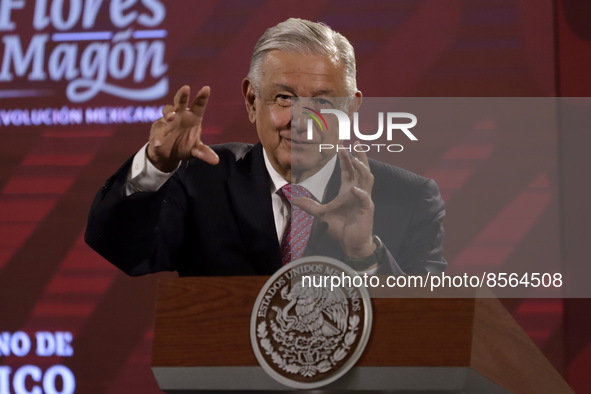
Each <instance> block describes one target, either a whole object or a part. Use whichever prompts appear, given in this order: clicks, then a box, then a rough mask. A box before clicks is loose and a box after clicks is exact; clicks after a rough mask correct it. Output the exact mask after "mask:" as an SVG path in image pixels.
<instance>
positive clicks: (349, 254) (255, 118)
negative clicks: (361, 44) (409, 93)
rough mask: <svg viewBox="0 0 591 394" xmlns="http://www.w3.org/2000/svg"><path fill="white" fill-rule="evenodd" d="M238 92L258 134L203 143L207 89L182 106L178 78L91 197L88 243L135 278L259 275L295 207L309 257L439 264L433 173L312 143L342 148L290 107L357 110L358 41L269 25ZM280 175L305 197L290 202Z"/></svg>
mask: <svg viewBox="0 0 591 394" xmlns="http://www.w3.org/2000/svg"><path fill="white" fill-rule="evenodd" d="M242 93H243V95H244V99H245V105H246V110H247V113H248V117H249V120H250V121H251V123H252V124H253V125H255V127H256V129H257V134H258V136H259V140H260V143H259V144H256V145H254V146H253V145H249V144H242V143H233V144H222V145H219V146H214V147H209V146H207V145H204V144H203V143H202V142H201V139H200V134H201V123H202V120H203V116H204V113H205V108H206V105H207V101H208V99H209V95H210V89H209V88H208V87H203V88H202V89H201V90H200V91H199V92H198V93H197V96H196V98H195V99H194V101H193V102H192V104H190V105H189V97H190V89H189V87H188V86H184V87H182V88H181V89H179V91H178V92H177V93H176V95H175V99H174V104H173V105H168V106H166V107H164V110H163V115H164V116H163V117H162V118H161V119H159V120H157V121H156V122H154V124H153V125H152V129H151V132H150V139H149V142H148V144H147V145H146V146H145V147H144V148H142V149H141V150H140V151H139V152H138V153H137V154H136V155H135V156H134V157H133V158H132V159H130V160H129V161H128V162H127V163H125V164H124V165H123V167H121V168H120V169H119V171H118V172H117V173H116V174H115V175H114V176H113V177H111V178H110V179H109V180H108V181H107V182H106V184H105V186H103V188H102V189H101V190H100V191H99V193H98V194H97V196H96V198H95V200H94V202H93V205H92V208H91V212H90V216H89V221H88V226H87V232H86V242H87V243H88V244H89V245H90V246H91V247H93V248H94V249H95V250H97V251H98V252H99V253H101V254H102V255H103V256H104V257H105V258H107V259H108V260H109V261H111V262H112V263H114V264H115V265H117V266H118V267H119V268H121V269H122V270H124V271H125V272H127V273H128V274H130V275H141V274H145V273H150V272H157V271H163V270H175V271H177V272H178V273H179V274H180V275H268V274H271V273H273V272H274V271H275V270H276V269H278V268H279V267H280V266H281V264H282V263H285V252H284V251H282V248H283V246H282V240H285V239H286V238H285V237H286V234H284V233H287V231H286V230H285V229H286V228H288V229H290V228H291V227H290V226H291V225H292V224H293V223H292V217H291V216H292V215H291V211H292V209H293V210H298V209H300V210H303V212H308V213H309V214H311V215H312V216H313V217H314V218H315V219H314V225H313V226H312V231H311V234H310V235H309V240H308V241H307V242H305V243H304V244H307V245H306V247H305V249H303V250H302V251H301V252H302V253H305V254H306V255H315V254H320V255H327V256H331V257H335V258H338V259H340V260H344V261H345V262H347V263H348V264H350V265H351V266H353V267H354V268H355V269H356V270H358V271H364V272H368V273H394V274H402V273H426V272H427V271H429V272H434V273H435V272H441V271H442V270H443V269H444V268H445V266H446V263H445V260H444V259H443V257H442V252H443V246H442V244H443V227H442V220H443V217H444V215H445V210H444V206H443V202H442V200H441V197H440V195H439V190H438V189H437V186H436V185H435V183H434V182H433V181H432V180H429V179H426V178H423V177H421V176H419V175H416V174H413V173H411V172H409V171H406V170H403V169H400V168H397V167H393V166H389V165H386V164H383V163H379V162H376V161H372V160H368V159H367V157H366V155H365V154H364V153H357V154H355V155H354V156H353V155H351V154H349V153H348V152H347V151H345V150H339V151H338V152H337V151H336V149H330V150H329V149H319V146H320V144H327V145H332V146H335V147H336V146H338V143H339V141H338V133H336V132H335V130H337V128H336V127H335V124H334V123H331V122H334V121H335V120H334V119H332V120H331V119H330V118H331V117H327V121H328V122H329V125H328V128H327V130H326V131H325V132H320V131H319V130H314V133H313V138H312V139H311V140H309V139H308V138H306V136H307V134H306V131H307V130H306V125H305V124H304V121H303V120H302V119H301V117H300V118H298V117H294V116H293V113H296V112H298V110H294V107H295V106H298V105H302V104H301V103H299V102H298V98H306V100H310V101H309V102H313V103H314V105H318V106H320V107H322V106H334V105H336V104H335V103H336V101H337V100H338V99H332V98H339V97H349V99H347V100H344V102H345V103H346V112H348V113H349V114H350V115H352V114H353V112H355V111H356V110H357V109H358V107H359V105H360V104H361V92H359V91H358V90H357V87H356V83H355V59H354V53H353V48H352V46H351V45H350V43H349V42H348V41H347V40H346V39H345V38H344V37H343V36H342V35H340V34H338V33H336V32H334V31H332V30H331V29H330V28H328V27H327V26H326V25H323V24H319V23H313V22H309V21H303V20H298V19H289V20H287V21H285V22H283V23H280V24H279V25H277V26H275V27H273V28H271V29H269V30H267V32H265V34H264V35H263V36H262V37H261V39H260V40H259V42H258V43H257V45H256V46H255V50H254V52H253V57H252V60H251V68H250V72H249V75H248V77H247V78H245V79H244V81H243V84H242ZM341 104H342V103H341ZM327 145H325V146H327ZM286 184H287V185H288V186H287V189H289V187H290V186H292V185H298V186H296V187H298V188H299V187H300V186H301V187H302V188H301V189H302V190H304V191H305V193H307V194H304V195H303V196H304V197H294V198H293V200H292V199H291V192H289V193H287V192H286V191H285V190H286V186H285V185H286ZM294 190H295V189H294ZM298 190H300V189H298ZM288 194H289V196H288ZM294 196H295V195H294ZM300 212H301V211H300ZM310 223H311V221H310ZM284 243H285V242H284ZM293 250H295V249H293ZM290 253H291V252H290ZM293 253H294V255H293V256H292V257H296V256H297V253H296V252H293ZM298 253H299V252H298ZM282 256H283V258H282ZM282 260H283V261H282Z"/></svg>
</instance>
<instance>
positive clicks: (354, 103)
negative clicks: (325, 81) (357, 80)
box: [349, 90, 363, 116]
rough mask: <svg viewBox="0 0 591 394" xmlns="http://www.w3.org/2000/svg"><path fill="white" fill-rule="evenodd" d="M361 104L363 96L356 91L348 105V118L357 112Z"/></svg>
mask: <svg viewBox="0 0 591 394" xmlns="http://www.w3.org/2000/svg"><path fill="white" fill-rule="evenodd" d="M362 102H363V94H362V93H361V92H360V91H359V90H358V91H357V93H355V96H354V97H353V98H352V99H351V102H350V103H349V116H353V112H357V111H359V108H360V107H361V103H362Z"/></svg>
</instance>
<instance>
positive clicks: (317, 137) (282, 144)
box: [243, 50, 361, 182]
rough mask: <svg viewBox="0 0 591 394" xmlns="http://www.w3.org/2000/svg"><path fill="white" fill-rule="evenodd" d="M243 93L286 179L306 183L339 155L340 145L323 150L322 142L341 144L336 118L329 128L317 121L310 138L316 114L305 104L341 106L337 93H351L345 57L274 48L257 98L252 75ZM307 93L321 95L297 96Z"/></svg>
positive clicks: (267, 58)
mask: <svg viewBox="0 0 591 394" xmlns="http://www.w3.org/2000/svg"><path fill="white" fill-rule="evenodd" d="M243 93H244V95H245V99H246V105H247V109H248V113H249V119H250V121H251V122H252V123H253V124H255V125H256V128H257V133H258V136H259V140H260V141H261V143H262V144H263V147H264V148H265V151H266V152H267V155H268V156H269V160H270V162H271V164H272V165H273V168H275V170H276V171H277V172H278V173H280V174H281V175H282V176H283V177H284V178H285V179H286V180H288V181H295V182H301V181H302V180H304V179H306V178H308V177H310V176H311V175H313V174H315V173H316V172H317V171H318V170H320V169H321V168H322V167H323V166H324V165H325V164H326V163H327V162H328V161H329V160H330V159H331V158H332V156H333V155H334V154H335V150H328V149H323V150H322V151H320V150H319V144H331V145H333V146H337V144H338V127H337V124H338V123H337V121H336V117H334V116H330V115H329V116H325V119H326V121H327V123H328V130H324V131H320V128H319V127H317V125H315V127H314V133H313V139H312V140H311V141H309V140H308V138H307V119H310V118H309V117H306V116H304V115H303V111H304V108H303V107H307V106H308V107H309V106H315V107H316V110H317V111H319V109H321V108H329V107H332V106H333V105H335V103H334V101H335V100H333V99H332V98H333V97H347V92H346V89H345V72H344V68H343V66H342V64H341V62H338V61H334V60H332V59H331V58H329V57H327V56H322V55H304V54H298V53H292V52H283V51H277V50H275V51H271V52H269V53H268V54H267V55H266V56H265V59H264V61H263V67H262V77H261V81H260V92H259V95H258V96H257V97H255V95H254V89H253V87H252V85H251V84H250V82H249V81H248V80H245V81H244V83H243ZM357 96H358V97H360V96H361V93H359V92H358V93H357ZM302 97H304V98H315V99H314V100H305V99H297V98H302ZM324 98H326V99H324ZM341 101H342V100H341ZM292 110H293V114H294V117H293V118H292ZM314 123H315V122H314Z"/></svg>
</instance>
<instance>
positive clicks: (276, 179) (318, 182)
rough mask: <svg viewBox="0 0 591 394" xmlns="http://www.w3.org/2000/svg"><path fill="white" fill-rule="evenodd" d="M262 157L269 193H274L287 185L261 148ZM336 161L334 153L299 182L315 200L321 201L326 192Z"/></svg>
mask: <svg viewBox="0 0 591 394" xmlns="http://www.w3.org/2000/svg"><path fill="white" fill-rule="evenodd" d="M263 157H264V159H265V167H267V172H268V173H269V176H270V177H271V193H275V192H276V191H277V190H279V189H281V188H282V187H283V186H285V185H287V184H288V183H289V182H287V181H286V180H285V179H284V178H283V177H282V176H281V175H280V174H279V173H278V172H277V171H276V170H275V168H273V165H272V164H271V161H270V160H269V157H268V156H267V151H266V150H265V148H263ZM336 163H337V155H334V156H333V157H332V158H331V159H330V160H329V161H328V163H326V164H325V165H324V167H322V168H321V169H320V171H318V172H317V173H316V174H314V175H312V176H311V177H309V178H307V179H306V180H304V181H303V182H301V183H300V185H301V186H303V187H305V188H306V189H308V191H309V192H310V193H311V194H312V196H314V198H315V199H316V200H317V201H322V200H323V198H324V193H325V192H326V186H327V185H328V181H329V180H330V177H331V176H332V173H333V171H334V168H335V166H336Z"/></svg>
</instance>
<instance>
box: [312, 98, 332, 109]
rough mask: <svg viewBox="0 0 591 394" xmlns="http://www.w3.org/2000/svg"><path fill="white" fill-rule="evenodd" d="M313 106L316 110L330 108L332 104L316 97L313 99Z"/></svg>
mask: <svg viewBox="0 0 591 394" xmlns="http://www.w3.org/2000/svg"><path fill="white" fill-rule="evenodd" d="M314 106H315V107H317V108H332V107H333V103H332V102H331V101H330V100H327V99H325V98H322V97H318V98H315V99H314Z"/></svg>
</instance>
